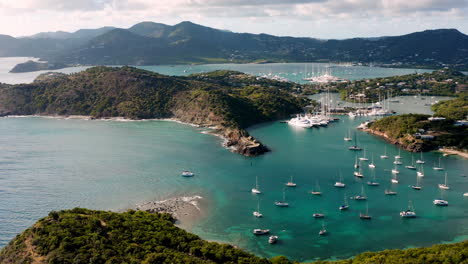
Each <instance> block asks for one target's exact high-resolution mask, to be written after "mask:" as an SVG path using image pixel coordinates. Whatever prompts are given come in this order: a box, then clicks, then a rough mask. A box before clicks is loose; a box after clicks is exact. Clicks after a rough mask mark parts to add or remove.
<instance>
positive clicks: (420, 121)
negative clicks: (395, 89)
mask: <svg viewBox="0 0 468 264" xmlns="http://www.w3.org/2000/svg"><path fill="white" fill-rule="evenodd" d="M432 109H433V110H434V111H435V113H434V115H433V116H430V115H422V114H404V115H396V116H389V117H384V118H382V119H379V120H377V121H375V122H368V123H367V124H366V126H365V127H364V128H363V129H364V130H365V131H367V132H369V133H371V134H374V135H377V136H380V137H382V138H384V139H386V140H387V141H389V142H390V143H392V144H395V145H398V146H400V147H402V148H404V149H405V150H408V151H412V152H422V151H431V150H437V149H440V148H441V149H450V150H452V152H454V153H456V152H458V154H461V155H462V156H465V157H466V155H463V153H467V152H468V151H467V150H468V121H467V120H466V119H464V118H466V117H467V115H468V95H467V94H461V95H460V96H459V97H458V98H456V99H453V100H447V101H442V102H439V103H437V104H435V105H433V106H432Z"/></svg>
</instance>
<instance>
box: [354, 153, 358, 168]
mask: <svg viewBox="0 0 468 264" xmlns="http://www.w3.org/2000/svg"><path fill="white" fill-rule="evenodd" d="M354 168H355V169H357V168H359V161H358V157H357V155H356V160H355V161H354Z"/></svg>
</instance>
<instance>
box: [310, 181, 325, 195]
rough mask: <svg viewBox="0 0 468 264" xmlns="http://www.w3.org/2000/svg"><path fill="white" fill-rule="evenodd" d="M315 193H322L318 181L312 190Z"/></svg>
mask: <svg viewBox="0 0 468 264" xmlns="http://www.w3.org/2000/svg"><path fill="white" fill-rule="evenodd" d="M310 193H311V194H313V195H321V194H322V192H321V191H320V185H319V183H318V181H316V182H315V189H314V190H312V191H311V192H310Z"/></svg>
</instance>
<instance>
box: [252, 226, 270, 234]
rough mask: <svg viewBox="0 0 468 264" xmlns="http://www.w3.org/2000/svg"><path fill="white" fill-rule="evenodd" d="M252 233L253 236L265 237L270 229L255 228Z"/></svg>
mask: <svg viewBox="0 0 468 264" xmlns="http://www.w3.org/2000/svg"><path fill="white" fill-rule="evenodd" d="M252 233H253V234H254V235H257V236H258V235H266V234H268V233H270V229H260V228H256V229H254V230H253V231H252Z"/></svg>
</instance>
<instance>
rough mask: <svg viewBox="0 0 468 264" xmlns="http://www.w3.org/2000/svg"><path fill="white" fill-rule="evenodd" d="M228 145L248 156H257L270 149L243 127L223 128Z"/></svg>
mask: <svg viewBox="0 0 468 264" xmlns="http://www.w3.org/2000/svg"><path fill="white" fill-rule="evenodd" d="M222 132H223V137H224V138H225V139H226V142H225V145H226V147H229V148H231V149H232V150H233V151H234V152H236V153H239V154H242V155H244V156H248V157H255V156H258V155H261V154H264V153H266V152H268V151H270V150H269V149H268V148H267V147H266V146H265V145H263V144H262V143H261V142H259V141H258V140H256V139H255V138H254V137H252V136H250V135H249V133H248V132H247V131H245V130H243V129H223V130H222Z"/></svg>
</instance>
